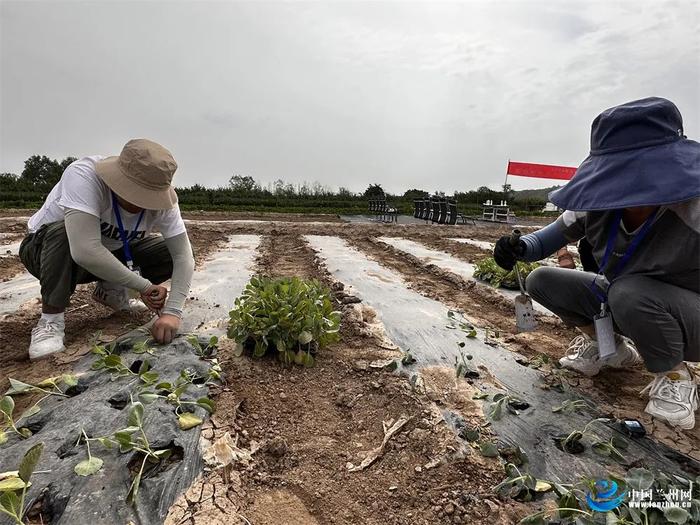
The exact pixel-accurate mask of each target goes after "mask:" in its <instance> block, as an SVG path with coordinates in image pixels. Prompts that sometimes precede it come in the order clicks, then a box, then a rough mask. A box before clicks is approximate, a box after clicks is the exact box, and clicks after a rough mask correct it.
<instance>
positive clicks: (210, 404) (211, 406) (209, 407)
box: [197, 397, 216, 414]
mask: <svg viewBox="0 0 700 525" xmlns="http://www.w3.org/2000/svg"><path fill="white" fill-rule="evenodd" d="M197 404H198V405H199V406H201V407H202V408H203V409H204V410H206V411H207V412H209V413H210V414H213V413H214V411H215V410H216V403H214V401H212V400H211V399H209V398H208V397H200V398H199V399H198V400H197Z"/></svg>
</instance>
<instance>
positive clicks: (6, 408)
mask: <svg viewBox="0 0 700 525" xmlns="http://www.w3.org/2000/svg"><path fill="white" fill-rule="evenodd" d="M14 411H15V401H14V399H12V398H11V397H10V396H5V397H3V398H2V399H0V412H2V413H3V414H5V416H7V419H9V420H12V412H14Z"/></svg>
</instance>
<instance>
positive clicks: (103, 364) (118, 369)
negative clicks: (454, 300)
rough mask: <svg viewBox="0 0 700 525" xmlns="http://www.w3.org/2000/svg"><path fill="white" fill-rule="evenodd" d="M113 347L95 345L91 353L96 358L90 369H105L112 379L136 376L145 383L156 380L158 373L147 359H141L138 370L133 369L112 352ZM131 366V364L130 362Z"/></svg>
mask: <svg viewBox="0 0 700 525" xmlns="http://www.w3.org/2000/svg"><path fill="white" fill-rule="evenodd" d="M113 351H114V347H112V348H107V347H104V346H99V345H97V346H95V347H94V348H93V349H92V353H93V354H95V355H97V356H98V358H97V359H96V360H95V362H94V363H92V366H91V367H90V368H91V370H105V371H107V372H109V373H110V374H112V377H111V379H112V381H114V380H116V379H119V378H121V377H138V378H139V379H140V380H141V382H142V383H144V384H145V385H147V386H148V385H153V384H154V383H156V382H157V381H158V377H159V374H158V372H155V371H153V370H151V363H150V361H148V360H143V361H141V364H140V365H139V368H138V370H136V371H134V370H132V369H131V368H130V367H128V366H126V365H125V364H124V363H123V362H122V358H121V356H120V355H117V354H115V353H113ZM132 367H133V364H132Z"/></svg>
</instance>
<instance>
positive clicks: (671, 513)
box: [664, 507, 690, 525]
mask: <svg viewBox="0 0 700 525" xmlns="http://www.w3.org/2000/svg"><path fill="white" fill-rule="evenodd" d="M664 517H665V518H666V519H667V520H668V521H669V523H677V524H678V525H683V524H684V523H687V522H688V520H689V519H690V514H688V511H687V510H685V509H682V508H680V507H669V508H667V509H664Z"/></svg>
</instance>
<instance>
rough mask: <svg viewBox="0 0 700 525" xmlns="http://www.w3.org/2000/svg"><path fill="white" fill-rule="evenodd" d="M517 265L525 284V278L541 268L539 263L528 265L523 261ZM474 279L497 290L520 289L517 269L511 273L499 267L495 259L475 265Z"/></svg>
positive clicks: (488, 259) (481, 261)
mask: <svg viewBox="0 0 700 525" xmlns="http://www.w3.org/2000/svg"><path fill="white" fill-rule="evenodd" d="M517 265H518V269H519V270H520V277H521V278H522V279H523V282H525V278H526V277H527V276H528V275H529V274H530V272H532V271H533V270H534V269H535V268H538V267H539V266H540V265H539V264H537V263H526V262H521V261H519V262H518V263H517ZM474 277H476V278H477V279H481V280H482V281H486V282H488V283H491V284H492V285H493V286H494V287H496V288H499V287H503V288H507V289H509V290H517V289H518V279H517V276H516V274H515V269H513V270H511V271H507V270H504V269H503V268H501V267H500V266H498V264H496V261H495V260H494V258H493V257H486V258H485V259H481V260H480V261H479V262H477V263H476V264H475V265H474Z"/></svg>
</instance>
